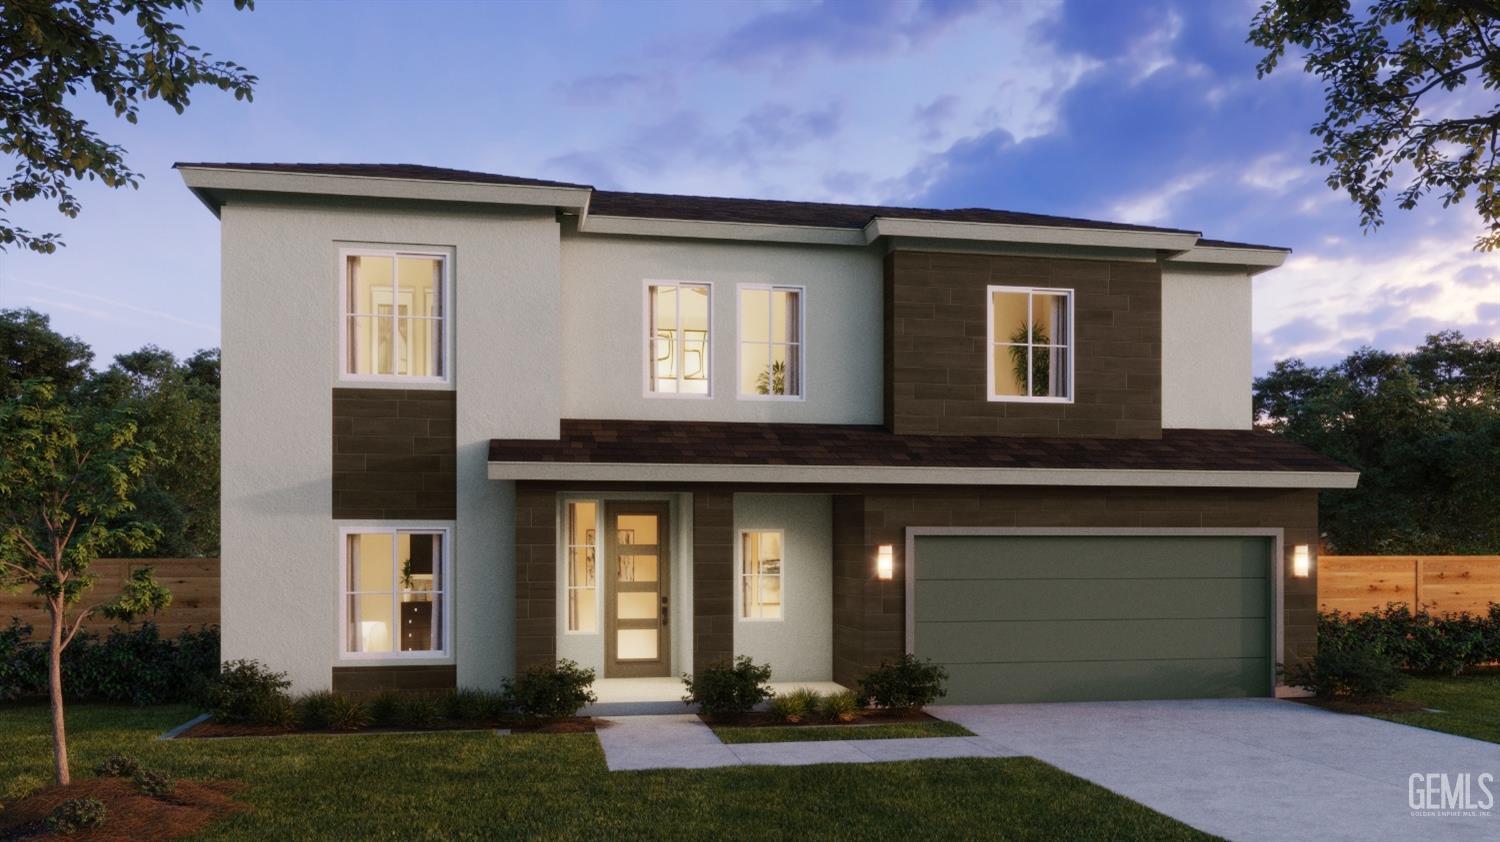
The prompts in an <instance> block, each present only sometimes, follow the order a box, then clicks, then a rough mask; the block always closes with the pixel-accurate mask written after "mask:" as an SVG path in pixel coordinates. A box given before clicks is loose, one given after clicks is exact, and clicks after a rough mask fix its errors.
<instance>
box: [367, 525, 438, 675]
mask: <svg viewBox="0 0 1500 842" xmlns="http://www.w3.org/2000/svg"><path fill="white" fill-rule="evenodd" d="M343 538H344V548H343V549H344V552H343V555H344V559H343V568H344V576H343V579H344V587H343V591H344V605H345V617H344V620H345V622H344V653H345V654H346V655H354V656H358V655H386V656H399V655H414V654H422V655H428V656H432V655H443V654H445V653H446V652H447V651H448V644H447V632H446V624H447V618H448V604H447V593H448V587H447V579H448V573H447V555H446V552H447V538H448V530H447V529H443V528H416V529H406V528H381V527H359V528H358V529H348V530H345V531H344V534H343Z"/></svg>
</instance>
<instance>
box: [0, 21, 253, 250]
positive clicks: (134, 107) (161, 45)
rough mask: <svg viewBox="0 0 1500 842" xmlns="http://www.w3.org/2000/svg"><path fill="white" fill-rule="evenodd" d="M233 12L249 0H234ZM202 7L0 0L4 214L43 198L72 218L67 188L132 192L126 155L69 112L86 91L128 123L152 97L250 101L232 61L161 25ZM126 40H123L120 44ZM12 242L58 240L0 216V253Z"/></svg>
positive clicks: (47, 246)
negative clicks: (225, 94) (198, 91)
mask: <svg viewBox="0 0 1500 842" xmlns="http://www.w3.org/2000/svg"><path fill="white" fill-rule="evenodd" d="M234 5H235V8H236V9H250V8H253V7H254V3H253V0H234ZM202 6H203V3H202V0H5V2H4V3H0V152H3V153H4V154H6V155H9V156H11V157H12V158H13V159H15V162H16V168H15V172H14V173H13V174H12V175H11V176H10V178H9V179H8V180H6V181H5V182H4V184H0V201H3V202H4V203H5V205H6V206H7V207H10V206H13V205H15V204H18V203H20V202H27V201H30V200H32V199H46V200H48V201H50V202H52V203H54V204H56V206H57V209H58V211H60V212H61V213H63V214H64V215H65V216H68V217H75V216H77V215H78V212H79V211H80V210H81V205H80V204H79V202H78V199H77V197H76V196H74V195H73V189H72V188H73V182H76V181H81V180H83V179H88V180H90V181H94V180H97V181H100V182H102V183H103V184H104V185H105V186H107V187H125V186H130V187H136V186H139V183H140V175H139V174H138V173H137V172H135V171H134V170H132V169H131V168H130V167H129V165H128V164H126V162H125V150H124V149H123V148H122V147H120V146H118V145H116V144H113V143H110V142H109V141H107V140H105V139H104V138H103V137H101V136H100V135H99V134H98V133H97V132H95V131H94V130H93V129H92V128H91V127H90V126H89V124H88V122H87V121H85V120H84V119H82V118H81V117H79V116H78V115H76V114H75V113H74V112H73V109H74V107H76V106H77V105H78V104H79V98H80V97H81V96H82V95H83V93H84V92H86V91H89V90H92V91H93V92H94V93H95V94H97V95H98V96H99V98H100V99H102V100H103V101H104V104H105V105H107V106H108V107H109V108H110V109H112V110H113V112H114V116H115V117H116V118H120V117H123V118H124V119H125V120H126V121H127V122H130V123H134V122H136V121H137V120H138V119H139V116H140V105H141V103H142V102H144V101H146V100H152V99H160V100H161V101H162V102H165V103H166V104H167V105H170V106H171V107H172V108H173V109H175V110H176V111H177V113H179V114H180V113H182V111H183V109H185V108H186V107H187V105H188V102H189V99H188V97H189V94H190V93H191V92H192V90H193V89H194V88H196V87H197V86H199V85H209V86H211V87H215V88H218V89H220V90H223V91H232V92H233V93H234V97H235V99H246V100H248V99H250V98H251V94H252V92H253V89H254V87H255V82H256V77H254V76H252V75H250V74H249V73H248V72H246V70H245V68H243V67H240V66H239V65H237V64H235V63H234V62H231V61H217V60H214V59H213V57H212V56H211V54H209V53H206V52H203V51H202V50H200V49H199V48H197V47H195V46H192V45H191V44H188V43H187V42H186V41H185V40H183V37H182V26H181V24H178V23H174V22H172V21H169V20H168V19H167V17H168V15H170V14H172V13H178V12H196V11H198V10H200V9H201V8H202ZM122 37H124V38H128V39H130V40H121V38H122ZM12 243H15V244H18V245H21V246H24V247H25V248H29V249H31V250H33V251H38V252H44V253H45V252H52V251H56V250H57V246H58V245H59V243H60V241H59V239H58V237H57V235H56V234H49V233H41V234H36V233H33V232H31V231H28V230H26V229H24V228H20V227H17V226H15V225H13V224H11V221H10V218H9V215H8V214H0V248H4V247H6V246H7V245H9V244H12Z"/></svg>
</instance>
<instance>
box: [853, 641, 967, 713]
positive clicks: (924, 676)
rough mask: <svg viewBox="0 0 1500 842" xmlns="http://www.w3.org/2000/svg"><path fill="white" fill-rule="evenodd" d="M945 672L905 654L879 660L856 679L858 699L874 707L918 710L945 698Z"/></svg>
mask: <svg viewBox="0 0 1500 842" xmlns="http://www.w3.org/2000/svg"><path fill="white" fill-rule="evenodd" d="M947 680H948V671H947V670H945V669H943V668H942V667H941V666H939V665H938V664H935V663H933V662H932V661H930V660H928V659H926V658H918V657H916V656H915V655H912V654H905V655H902V656H901V657H900V659H898V660H897V661H895V662H894V663H893V662H890V661H882V662H881V664H880V666H878V667H876V668H875V669H873V670H871V671H870V672H869V673H868V674H866V675H865V677H864V678H861V679H860V680H859V692H860V696H861V697H862V698H864V699H866V700H868V701H869V703H870V704H873V705H875V706H876V707H882V708H889V709H891V710H919V709H921V708H924V707H926V706H928V705H930V704H932V703H933V702H935V701H937V700H938V699H940V698H942V697H943V696H946V695H947V694H948V691H947V690H946V689H944V687H943V683H944V682H946V681H947Z"/></svg>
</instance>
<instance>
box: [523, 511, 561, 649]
mask: <svg viewBox="0 0 1500 842" xmlns="http://www.w3.org/2000/svg"><path fill="white" fill-rule="evenodd" d="M557 608H558V605H557V492H556V491H555V490H554V489H553V488H551V487H548V486H541V487H537V486H532V485H528V484H527V483H516V674H517V675H519V674H520V673H522V672H525V671H526V670H527V669H528V668H530V667H534V666H549V665H551V664H553V663H555V662H556V661H557Z"/></svg>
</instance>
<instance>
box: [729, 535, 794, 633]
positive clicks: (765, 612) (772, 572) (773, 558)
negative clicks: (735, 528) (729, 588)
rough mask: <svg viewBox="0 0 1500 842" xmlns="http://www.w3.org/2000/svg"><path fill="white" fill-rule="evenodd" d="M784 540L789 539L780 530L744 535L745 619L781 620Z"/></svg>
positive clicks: (742, 595) (742, 603) (742, 607)
mask: <svg viewBox="0 0 1500 842" xmlns="http://www.w3.org/2000/svg"><path fill="white" fill-rule="evenodd" d="M784 539H785V535H784V534H783V533H782V531H781V530H779V529H758V530H747V531H745V532H742V533H740V618H741V619H744V620H780V619H781V609H782V595H783V593H784V588H783V578H782V567H781V565H782V549H783V545H784V543H785V540H784Z"/></svg>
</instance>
